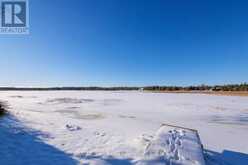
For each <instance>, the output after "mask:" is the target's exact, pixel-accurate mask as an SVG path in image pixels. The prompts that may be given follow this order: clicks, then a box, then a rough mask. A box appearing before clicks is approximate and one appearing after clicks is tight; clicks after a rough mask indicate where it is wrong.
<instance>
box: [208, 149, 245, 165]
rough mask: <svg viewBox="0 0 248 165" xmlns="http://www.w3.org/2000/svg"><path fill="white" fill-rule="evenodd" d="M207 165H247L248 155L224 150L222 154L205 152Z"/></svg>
mask: <svg viewBox="0 0 248 165" xmlns="http://www.w3.org/2000/svg"><path fill="white" fill-rule="evenodd" d="M205 158H206V163H207V165H246V164H248V154H245V153H240V152H235V151H229V150H223V152H222V153H218V152H215V151H210V150H205Z"/></svg>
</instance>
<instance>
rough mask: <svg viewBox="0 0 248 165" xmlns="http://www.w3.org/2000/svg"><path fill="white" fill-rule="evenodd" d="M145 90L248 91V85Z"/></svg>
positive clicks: (151, 89)
mask: <svg viewBox="0 0 248 165" xmlns="http://www.w3.org/2000/svg"><path fill="white" fill-rule="evenodd" d="M143 90H149V91H248V84H247V83H241V84H227V85H214V86H210V85H198V86H186V87H182V86H147V87H144V88H143Z"/></svg>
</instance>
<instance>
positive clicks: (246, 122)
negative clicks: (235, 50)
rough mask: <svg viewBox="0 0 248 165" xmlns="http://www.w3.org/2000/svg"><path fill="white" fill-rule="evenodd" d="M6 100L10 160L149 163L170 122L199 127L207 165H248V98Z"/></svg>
mask: <svg viewBox="0 0 248 165" xmlns="http://www.w3.org/2000/svg"><path fill="white" fill-rule="evenodd" d="M0 100H3V101H8V104H9V106H10V109H9V111H10V112H11V116H9V117H4V118H1V119H0V164H3V165H16V164H18V165H19V164H20V165H23V164H25V165H26V164H32V165H33V164H34V165H40V164H46V165H50V164H59V165H63V164H65V165H74V164H118V165H119V164H120V165H129V164H135V163H136V164H142V163H143V164H145V161H143V156H144V155H146V154H145V153H149V152H148V151H149V150H152V151H153V150H154V148H147V145H148V144H152V145H149V146H156V145H157V144H159V143H158V142H156V139H159V137H160V135H161V134H159V131H158V130H159V128H160V126H161V124H163V123H167V124H173V125H179V126H184V127H189V128H193V129H197V130H198V132H199V135H200V138H201V142H202V143H203V145H204V148H205V158H206V162H207V164H210V165H215V164H221V165H222V164H227V165H230V164H232V165H246V164H248V140H247V139H248V97H234V96H212V95H203V94H168V93H145V92H137V91H134V92H130V91H122V92H120V91H11V92H10V91H4V92H3V91H2V92H0ZM168 131H169V130H168ZM172 131H175V130H172ZM161 136H165V137H166V136H167V134H166V135H163V134H162V135H161ZM154 163H155V162H152V163H150V164H154ZM159 163H160V162H159ZM176 163H177V162H176ZM176 163H175V164H176ZM167 164H168V162H167ZM192 164H197V162H194V163H192Z"/></svg>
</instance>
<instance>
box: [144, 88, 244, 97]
mask: <svg viewBox="0 0 248 165" xmlns="http://www.w3.org/2000/svg"><path fill="white" fill-rule="evenodd" d="M144 92H151V93H175V94H177V93H178V94H180V93H186V94H207V95H217V96H242V97H248V91H149V90H144Z"/></svg>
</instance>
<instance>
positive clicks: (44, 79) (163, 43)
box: [0, 0, 248, 86]
mask: <svg viewBox="0 0 248 165" xmlns="http://www.w3.org/2000/svg"><path fill="white" fill-rule="evenodd" d="M247 7H248V3H246V2H245V1H239V0H233V1H231V0H225V1H224V0H217V1H216V0H209V1H207V0H203V1H199V0H187V1H185V0H173V1H172V0H71V1H69V0H42V1H41V0H40V1H38V0H30V35H0V50H1V53H0V56H1V60H0V66H1V67H0V68H1V69H0V74H1V78H0V86H119V85H121V86H123V85H124V86H143V85H195V84H202V83H204V84H227V83H240V82H248V54H247V53H248V21H247V18H248V10H247Z"/></svg>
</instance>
